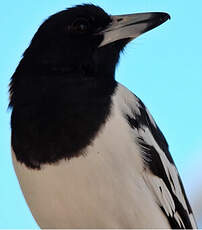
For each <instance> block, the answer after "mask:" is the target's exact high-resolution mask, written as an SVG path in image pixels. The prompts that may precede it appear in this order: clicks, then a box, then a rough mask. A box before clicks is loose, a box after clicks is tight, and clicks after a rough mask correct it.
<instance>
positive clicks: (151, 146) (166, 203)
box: [118, 85, 197, 228]
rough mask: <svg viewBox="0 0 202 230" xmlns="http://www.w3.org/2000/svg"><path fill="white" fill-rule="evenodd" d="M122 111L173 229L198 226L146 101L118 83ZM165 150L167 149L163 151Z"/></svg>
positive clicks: (157, 196) (157, 200) (149, 178)
mask: <svg viewBox="0 0 202 230" xmlns="http://www.w3.org/2000/svg"><path fill="white" fill-rule="evenodd" d="M118 90H119V91H120V94H119V97H120V98H119V99H118V100H119V101H120V107H121V110H122V113H123V114H124V115H126V119H128V123H129V125H130V126H131V128H132V129H133V135H134V140H135V141H136V142H137V144H138V145H139V146H140V149H141V157H142V159H143V161H144V163H145V170H144V173H143V177H144V179H145V182H146V184H147V185H148V187H149V189H150V191H151V192H152V193H153V195H154V199H155V200H156V202H157V204H158V205H159V207H160V208H161V209H162V211H163V212H164V214H165V215H166V216H167V218H168V221H169V223H170V225H171V227H172V228H197V226H196V223H195V220H194V216H193V214H192V211H191V208H190V205H189V203H188V200H187V198H186V194H185V192H184V189H183V185H182V184H181V181H180V178H179V174H178V171H177V169H176V167H175V165H174V163H173V160H172V157H171V155H170V153H169V150H168V145H167V142H166V140H165V138H164V136H163V134H162V133H161V131H160V130H159V128H158V126H157V125H156V123H155V121H154V119H153V118H152V116H151V115H150V113H149V111H148V110H147V108H146V107H145V106H144V104H143V103H142V102H141V101H140V100H139V99H138V98H137V97H136V96H135V95H133V94H132V93H131V92H130V91H129V90H128V89H126V88H125V87H123V86H122V85H119V87H118ZM163 150H164V151H166V152H164V151H163Z"/></svg>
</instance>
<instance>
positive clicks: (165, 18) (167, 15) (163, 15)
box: [160, 13, 171, 22]
mask: <svg viewBox="0 0 202 230" xmlns="http://www.w3.org/2000/svg"><path fill="white" fill-rule="evenodd" d="M160 14H161V16H160V20H161V21H162V22H165V21H167V20H170V19H171V17H170V15H169V14H167V13H160Z"/></svg>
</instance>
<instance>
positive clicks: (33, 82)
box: [11, 73, 117, 169]
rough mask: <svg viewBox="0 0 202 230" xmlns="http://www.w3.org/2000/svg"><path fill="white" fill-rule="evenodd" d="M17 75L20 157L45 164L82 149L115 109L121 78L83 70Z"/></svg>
mask: <svg viewBox="0 0 202 230" xmlns="http://www.w3.org/2000/svg"><path fill="white" fill-rule="evenodd" d="M17 77H19V81H18V87H19V88H18V91H17V92H15V93H14V97H15V99H14V100H15V101H16V102H15V103H14V106H13V111H12V119H11V127H12V147H13V149H14V152H15V154H16V157H17V159H18V160H19V161H21V162H23V163H25V164H26V165H27V166H28V167H32V168H38V169H39V168H40V167H41V165H42V164H45V163H54V162H57V161H58V160H60V159H63V158H68V159H70V158H71V157H75V156H79V155H81V154H82V150H83V149H84V148H85V147H86V146H88V145H89V144H90V143H91V142H92V141H93V139H94V137H95V136H96V134H97V133H98V132H99V130H100V128H101V127H102V125H103V124H104V123H105V121H106V118H107V117H108V115H109V114H110V108H111V96H112V95H113V93H114V90H115V88H116V84H117V83H116V81H115V80H114V79H113V78H105V77H104V76H103V78H102V79H101V78H100V79H96V77H91V78H89V77H85V76H83V77H81V76H78V74H77V73H76V74H71V76H70V75H69V76H66V75H65V74H63V75H62V74H58V76H57V75H54V76H49V75H41V76H39V75H37V76H31V77H30V76H29V77H28V76H26V75H21V76H17ZM20 78H21V79H20Z"/></svg>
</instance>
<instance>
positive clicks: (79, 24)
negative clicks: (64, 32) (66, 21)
mask: <svg viewBox="0 0 202 230" xmlns="http://www.w3.org/2000/svg"><path fill="white" fill-rule="evenodd" d="M89 28H90V24H89V21H88V20H87V19H86V18H78V19H76V20H75V21H74V22H73V23H72V25H71V26H69V28H68V30H69V31H71V32H75V33H86V32H88V30H89Z"/></svg>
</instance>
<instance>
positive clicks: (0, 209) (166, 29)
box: [0, 0, 202, 228]
mask: <svg viewBox="0 0 202 230" xmlns="http://www.w3.org/2000/svg"><path fill="white" fill-rule="evenodd" d="M84 2H86V1H85V0H83V1H75V0H74V1H70V0H66V1H64V0H57V1H55V0H43V1H41V0H24V1H23V0H18V1H11V0H7V1H2V2H1V8H0V28H1V32H0V51H1V55H0V204H1V206H0V228H38V226H37V224H36V223H35V221H34V219H33V217H32V215H31V213H30V211H29V209H28V207H27V205H26V203H25V201H24V198H23V196H22V193H21V191H20V188H19V185H18V182H17V179H16V176H15V173H14V170H13V167H12V162H11V155H10V111H8V110H7V105H8V93H7V91H8V84H9V79H10V77H11V76H12V74H13V72H14V71H15V68H16V67H17V65H18V63H19V61H20V59H21V55H22V53H23V51H24V50H25V49H26V47H27V46H28V45H29V42H30V40H31V38H32V37H33V35H34V33H35V32H36V30H37V28H38V27H39V25H40V24H41V23H42V22H43V21H44V19H46V18H47V17H48V16H49V15H51V14H53V13H56V12H58V11H60V10H63V9H65V8H67V7H70V6H73V5H75V4H80V3H84ZM87 2H88V3H89V2H91V3H94V4H96V5H99V6H101V7H103V8H104V9H105V10H106V11H107V12H108V13H110V14H128V13H134V12H149V11H164V12H168V13H169V14H170V15H171V20H170V21H168V22H166V23H165V24H163V25H161V26H160V27H158V28H156V29H154V30H152V31H150V32H148V33H146V34H144V35H142V36H141V37H139V38H137V39H136V40H134V41H133V42H131V44H129V45H128V47H127V48H126V51H125V52H124V54H123V55H122V56H121V60H120V64H119V66H118V68H117V71H116V79H117V80H118V81H119V82H121V83H122V84H124V85H125V86H127V87H128V88H129V89H130V90H132V91H133V92H134V93H135V94H136V95H137V96H138V97H140V98H141V99H142V100H143V102H144V103H145V104H146V106H147V107H148V108H149V110H150V112H151V113H152V115H153V117H154V118H155V120H156V122H157V123H158V125H159V127H160V128H161V130H162V131H163V133H164V135H165V136H166V138H167V140H168V143H169V145H170V151H171V153H172V156H173V158H174V160H175V163H176V165H177V167H178V170H179V172H180V175H181V177H182V180H183V183H184V185H185V188H186V191H187V195H188V197H189V200H190V203H191V204H192V207H193V210H194V212H195V214H196V218H197V222H198V225H199V227H201V228H202V166H201V160H202V105H201V101H202V100H201V95H202V30H201V23H202V18H201V12H202V1H201V0H177V1H174V0H163V1H162V0H155V1H154V0H125V1H123V0H114V1H112V0H102V1H101V0H100V1H98V0H97V1H93V0H92V1H87Z"/></svg>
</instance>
